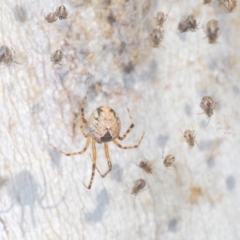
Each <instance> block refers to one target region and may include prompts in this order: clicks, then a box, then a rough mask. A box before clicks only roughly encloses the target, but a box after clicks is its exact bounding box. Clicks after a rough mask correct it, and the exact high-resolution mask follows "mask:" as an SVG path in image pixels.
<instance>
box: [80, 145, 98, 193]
mask: <svg viewBox="0 0 240 240" xmlns="http://www.w3.org/2000/svg"><path fill="white" fill-rule="evenodd" d="M92 154H93V157H92V176H91V179H90V183H89V185H88V186H86V185H85V183H83V185H84V186H85V187H86V188H88V189H91V186H92V183H93V178H94V175H95V169H96V159H97V151H96V142H95V140H92Z"/></svg>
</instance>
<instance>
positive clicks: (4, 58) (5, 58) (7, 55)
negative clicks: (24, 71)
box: [0, 45, 19, 67]
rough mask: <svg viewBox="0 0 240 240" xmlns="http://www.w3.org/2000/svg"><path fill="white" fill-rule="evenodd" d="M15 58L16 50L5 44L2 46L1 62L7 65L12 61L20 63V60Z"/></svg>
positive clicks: (0, 48)
mask: <svg viewBox="0 0 240 240" xmlns="http://www.w3.org/2000/svg"><path fill="white" fill-rule="evenodd" d="M13 58H14V50H13V49H12V50H10V48H9V47H7V46H5V45H3V46H1V47H0V64H1V65H4V67H5V66H9V65H10V64H11V63H12V62H15V63H17V64H19V63H18V62H16V61H14V60H13Z"/></svg>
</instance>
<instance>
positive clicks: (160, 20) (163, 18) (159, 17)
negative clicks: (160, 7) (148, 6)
mask: <svg viewBox="0 0 240 240" xmlns="http://www.w3.org/2000/svg"><path fill="white" fill-rule="evenodd" d="M169 11H170V9H169ZM169 11H168V13H167V15H165V14H164V13H163V12H157V16H156V17H154V18H155V21H156V25H157V26H159V27H163V24H164V22H166V20H167V18H168V14H169Z"/></svg>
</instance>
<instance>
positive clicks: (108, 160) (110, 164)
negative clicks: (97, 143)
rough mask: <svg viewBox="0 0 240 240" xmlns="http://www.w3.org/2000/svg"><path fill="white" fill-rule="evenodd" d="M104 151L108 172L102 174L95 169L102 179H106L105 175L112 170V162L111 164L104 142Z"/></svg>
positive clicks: (106, 145)
mask: <svg viewBox="0 0 240 240" xmlns="http://www.w3.org/2000/svg"><path fill="white" fill-rule="evenodd" d="M104 150H105V155H106V158H107V162H108V170H107V171H106V172H105V173H104V174H102V173H101V172H100V171H99V169H98V168H97V171H98V172H99V174H100V175H101V177H102V178H104V177H106V175H107V174H108V173H109V172H111V170H112V162H111V158H110V154H109V149H108V144H107V143H106V142H105V143H104Z"/></svg>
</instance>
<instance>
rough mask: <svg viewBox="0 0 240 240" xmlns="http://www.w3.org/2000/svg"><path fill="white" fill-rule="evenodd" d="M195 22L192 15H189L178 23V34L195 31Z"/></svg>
mask: <svg viewBox="0 0 240 240" xmlns="http://www.w3.org/2000/svg"><path fill="white" fill-rule="evenodd" d="M197 27H198V26H197V21H196V19H195V17H194V15H193V14H192V15H189V16H187V17H186V18H184V19H183V20H181V21H180V23H179V24H178V30H179V31H180V32H188V31H191V32H195V31H196V30H197Z"/></svg>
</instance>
